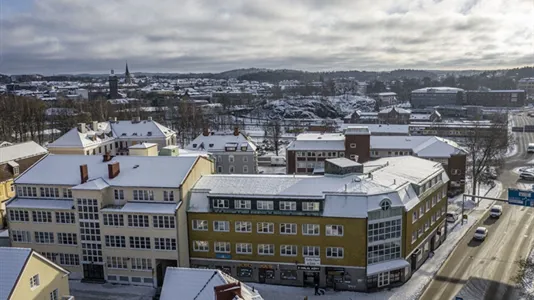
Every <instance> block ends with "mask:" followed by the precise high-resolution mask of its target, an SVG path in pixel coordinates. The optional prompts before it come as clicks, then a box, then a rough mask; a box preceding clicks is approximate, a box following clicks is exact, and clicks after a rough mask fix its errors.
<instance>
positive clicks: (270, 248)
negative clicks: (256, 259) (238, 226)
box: [258, 244, 274, 255]
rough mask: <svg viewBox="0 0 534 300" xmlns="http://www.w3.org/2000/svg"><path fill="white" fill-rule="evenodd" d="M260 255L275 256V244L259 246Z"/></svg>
mask: <svg viewBox="0 0 534 300" xmlns="http://www.w3.org/2000/svg"><path fill="white" fill-rule="evenodd" d="M258 254H259V255H274V245H273V244H258Z"/></svg>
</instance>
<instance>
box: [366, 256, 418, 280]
mask: <svg viewBox="0 0 534 300" xmlns="http://www.w3.org/2000/svg"><path fill="white" fill-rule="evenodd" d="M409 265H410V264H409V263H408V262H407V261H406V260H404V259H402V258H399V259H395V260H390V261H385V262H381V263H377V264H372V265H368V266H367V276H372V275H376V274H379V273H382V272H387V271H392V270H398V269H401V268H405V267H408V266H409Z"/></svg>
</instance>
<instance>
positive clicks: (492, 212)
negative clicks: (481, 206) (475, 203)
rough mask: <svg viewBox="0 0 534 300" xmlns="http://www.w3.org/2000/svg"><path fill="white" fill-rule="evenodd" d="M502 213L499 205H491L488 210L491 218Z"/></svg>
mask: <svg viewBox="0 0 534 300" xmlns="http://www.w3.org/2000/svg"><path fill="white" fill-rule="evenodd" d="M501 215H502V206H501V205H493V207H492V208H491V210H490V216H491V217H493V218H498V217H500V216H501Z"/></svg>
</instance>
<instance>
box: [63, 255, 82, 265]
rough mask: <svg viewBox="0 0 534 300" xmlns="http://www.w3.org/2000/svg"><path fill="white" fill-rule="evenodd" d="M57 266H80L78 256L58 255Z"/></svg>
mask: <svg viewBox="0 0 534 300" xmlns="http://www.w3.org/2000/svg"><path fill="white" fill-rule="evenodd" d="M59 264H60V265H64V266H77V265H79V264H80V257H79V256H78V254H70V253H59Z"/></svg>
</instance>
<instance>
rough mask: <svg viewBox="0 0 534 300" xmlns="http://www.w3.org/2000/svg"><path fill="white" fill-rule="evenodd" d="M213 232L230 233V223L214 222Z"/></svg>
mask: <svg viewBox="0 0 534 300" xmlns="http://www.w3.org/2000/svg"><path fill="white" fill-rule="evenodd" d="M213 231H224V232H228V231H230V222H228V221H213Z"/></svg>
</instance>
